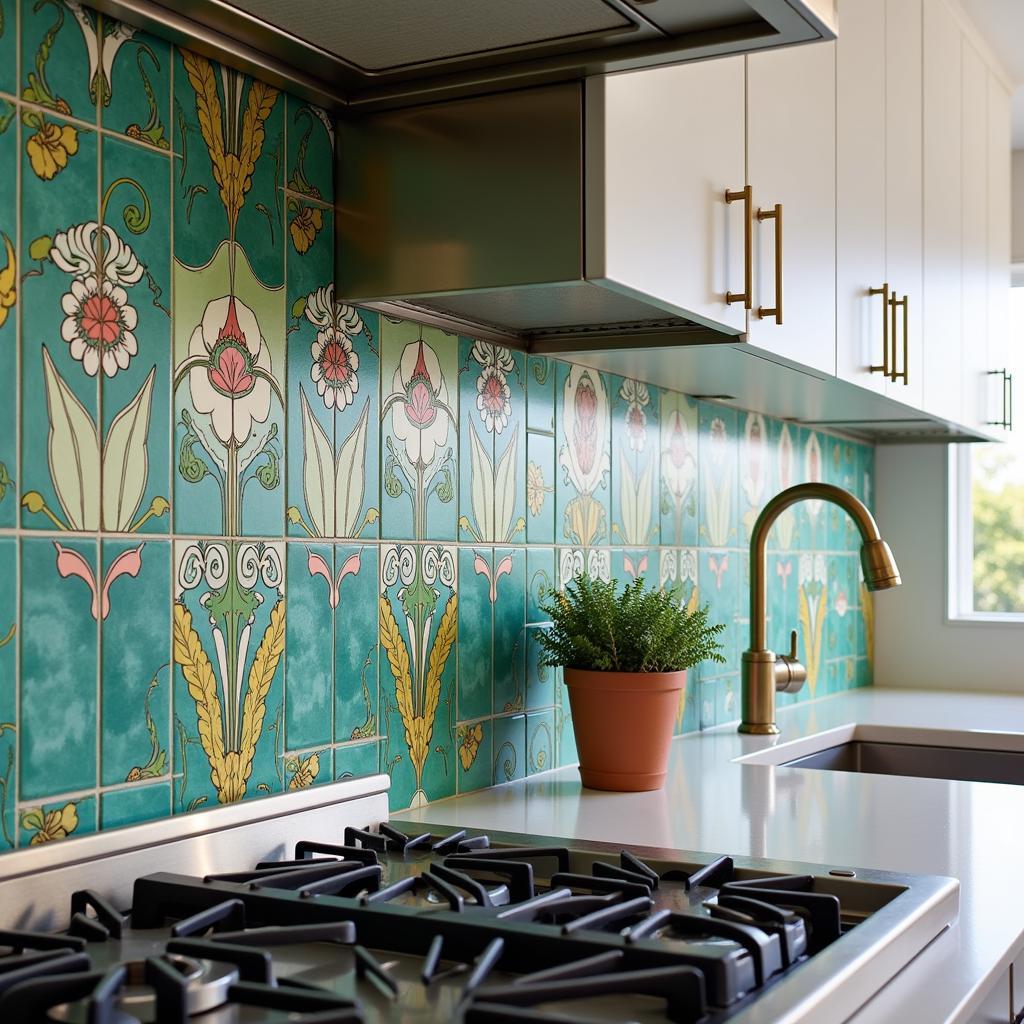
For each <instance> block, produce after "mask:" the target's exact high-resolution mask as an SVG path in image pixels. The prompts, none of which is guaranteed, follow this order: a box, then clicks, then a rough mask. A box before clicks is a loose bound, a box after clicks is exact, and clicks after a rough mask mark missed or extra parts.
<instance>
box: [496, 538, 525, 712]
mask: <svg viewBox="0 0 1024 1024" xmlns="http://www.w3.org/2000/svg"><path fill="white" fill-rule="evenodd" d="M494 581H495V589H494V596H495V602H494V704H493V711H494V713H495V714H499V713H501V712H506V711H519V710H522V707H523V684H524V680H525V679H526V635H525V632H524V629H525V626H526V600H527V598H526V549H524V548H495V549H494Z"/></svg>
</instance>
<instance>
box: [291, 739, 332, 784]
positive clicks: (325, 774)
mask: <svg viewBox="0 0 1024 1024" xmlns="http://www.w3.org/2000/svg"><path fill="white" fill-rule="evenodd" d="M281 769H282V774H283V775H284V788H285V790H286V792H293V791H294V790H297V789H309V787H310V786H322V785H324V783H327V782H332V781H333V780H334V752H333V750H332V749H331V748H330V747H319V748H317V749H315V750H298V751H292V752H291V753H288V754H284V755H282V757H281Z"/></svg>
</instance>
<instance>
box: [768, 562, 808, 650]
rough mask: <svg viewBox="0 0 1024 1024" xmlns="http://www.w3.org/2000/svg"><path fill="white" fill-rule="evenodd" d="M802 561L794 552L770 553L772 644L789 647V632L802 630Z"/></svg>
mask: <svg viewBox="0 0 1024 1024" xmlns="http://www.w3.org/2000/svg"><path fill="white" fill-rule="evenodd" d="M799 565H800V560H799V558H798V557H797V556H796V555H791V554H774V553H773V554H769V556H768V620H769V623H770V628H769V630H768V637H767V640H768V647H769V648H770V649H771V650H773V651H788V650H789V635H790V632H791V631H792V630H794V629H795V630H798V631H799V629H800V602H799V587H800V573H799Z"/></svg>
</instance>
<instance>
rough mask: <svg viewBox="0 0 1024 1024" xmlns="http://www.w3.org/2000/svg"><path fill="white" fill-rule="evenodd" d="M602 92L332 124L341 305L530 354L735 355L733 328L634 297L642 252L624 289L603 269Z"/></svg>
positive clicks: (567, 92)
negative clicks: (718, 350) (623, 346)
mask: <svg viewBox="0 0 1024 1024" xmlns="http://www.w3.org/2000/svg"><path fill="white" fill-rule="evenodd" d="M636 77H638V78H644V77H646V76H644V75H639V76H636ZM606 82H607V79H606V78H604V77H602V78H597V79H589V80H588V81H587V82H585V83H583V82H566V83H562V84H558V85H551V86H541V87H537V88H532V89H521V90H514V91H510V92H501V93H496V94H492V95H488V96H479V97H472V98H469V99H460V100H450V101H447V102H442V103H436V104H429V105H420V106H416V107H411V108H407V109H405V110H394V111H383V112H379V113H374V114H371V115H364V116H360V117H356V118H351V119H343V120H342V122H341V125H340V128H339V133H338V157H339V169H338V200H337V208H338V216H337V221H336V239H337V251H338V255H337V260H336V263H335V267H336V269H335V274H336V278H337V287H338V291H339V294H342V295H345V296H347V297H348V299H349V300H351V301H354V302H358V303H362V304H376V305H380V304H384V305H385V306H386V305H387V304H394V303H397V304H398V306H397V310H396V311H397V312H399V313H401V314H407V315H412V316H414V317H415V318H417V319H420V320H424V319H427V320H428V321H429V320H430V318H431V317H434V318H436V319H437V321H438V322H440V323H442V325H443V326H448V327H449V329H451V326H452V325H453V324H454V326H455V327H456V328H460V327H462V326H463V325H465V333H471V334H474V335H476V336H481V335H482V334H483V335H485V334H486V333H487V332H488V331H489V332H490V335H491V337H492V338H495V339H497V340H501V341H505V342H508V343H512V344H517V343H518V344H519V345H521V346H522V347H529V348H535V349H538V350H539V349H540V347H541V346H542V345H543V344H544V343H549V342H554V341H556V340H557V341H560V342H563V343H568V342H571V343H572V346H573V347H579V348H583V349H585V348H587V347H588V346H590V345H593V344H595V343H596V342H597V341H598V340H600V339H606V340H613V339H621V338H623V337H624V336H628V338H629V344H630V345H631V346H632V347H637V346H642V345H643V344H644V343H645V341H646V342H649V343H651V344H654V345H668V344H671V345H679V344H689V345H692V344H702V343H706V342H721V341H736V340H737V335H738V334H740V333H741V331H742V330H743V326H742V323H743V321H742V320H740V321H739V325H735V324H734V325H733V326H732V327H729V326H727V325H723V324H722V323H720V322H712V321H709V320H707V319H702V318H701V317H700V316H699V315H698V314H696V313H694V312H693V307H692V306H687V305H676V304H674V303H673V302H670V301H667V300H666V299H665V298H664V296H662V295H661V294H660V293H658V292H657V290H656V289H655V288H650V289H648V290H644V288H643V284H644V283H645V282H646V281H647V280H649V279H650V277H651V275H650V274H645V271H647V270H649V269H650V265H651V261H652V260H662V262H664V256H663V254H661V253H650V252H648V251H647V247H644V246H641V247H639V248H640V250H641V251H640V254H639V255H638V256H637V258H636V260H634V261H633V265H631V266H630V267H628V268H627V270H626V272H625V273H616V270H621V269H622V268H621V266H620V267H618V268H616V269H615V270H613V269H610V268H609V267H608V265H607V260H606V258H605V253H606V246H605V244H604V239H605V231H606V226H607V220H606V216H607V204H606V202H605V194H604V174H603V167H604V157H605V147H604V137H603V125H604V119H603V116H602V110H603V103H604V95H605V92H604V90H605V86H606ZM736 224H737V230H738V225H739V224H740V220H739V219H738V218H737V219H736ZM637 230H638V231H640V232H641V233H643V232H644V231H646V230H647V229H646V227H645V226H644V225H638V227H637ZM684 230H685V229H684ZM638 237H639V236H638ZM737 241H738V240H737ZM683 242H684V244H686V243H685V238H684V240H683ZM734 248H735V251H736V252H737V253H738V252H740V249H741V244H737V245H736V246H735V247H734ZM643 261H646V263H645V264H644V265H643V266H638V265H637V264H638V263H641V262H643ZM683 301H684V302H685V297H684V299H683ZM722 308H723V309H724V308H728V307H725V306H724V305H723V306H722Z"/></svg>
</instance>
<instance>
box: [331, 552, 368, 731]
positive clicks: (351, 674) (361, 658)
mask: <svg viewBox="0 0 1024 1024" xmlns="http://www.w3.org/2000/svg"><path fill="white" fill-rule="evenodd" d="M378 562H379V551H378V549H377V547H376V546H374V545H369V544H360V545H355V544H338V545H336V546H335V548H334V572H335V576H334V587H335V593H336V594H337V600H338V604H337V607H338V609H339V611H337V612H336V613H335V629H334V739H335V742H338V743H341V742H344V741H346V740H364V739H369V738H370V737H371V736H377V735H378V734H379V732H380V730H379V729H378V726H377V723H378V718H377V715H378V705H379V696H378V681H377V680H378V665H379V653H380V652H379V650H378V645H377V638H378V595H379V590H378V581H379V580H380V569H379V564H378ZM320 657H321V658H322V657H323V652H322V651H321V653H320Z"/></svg>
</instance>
